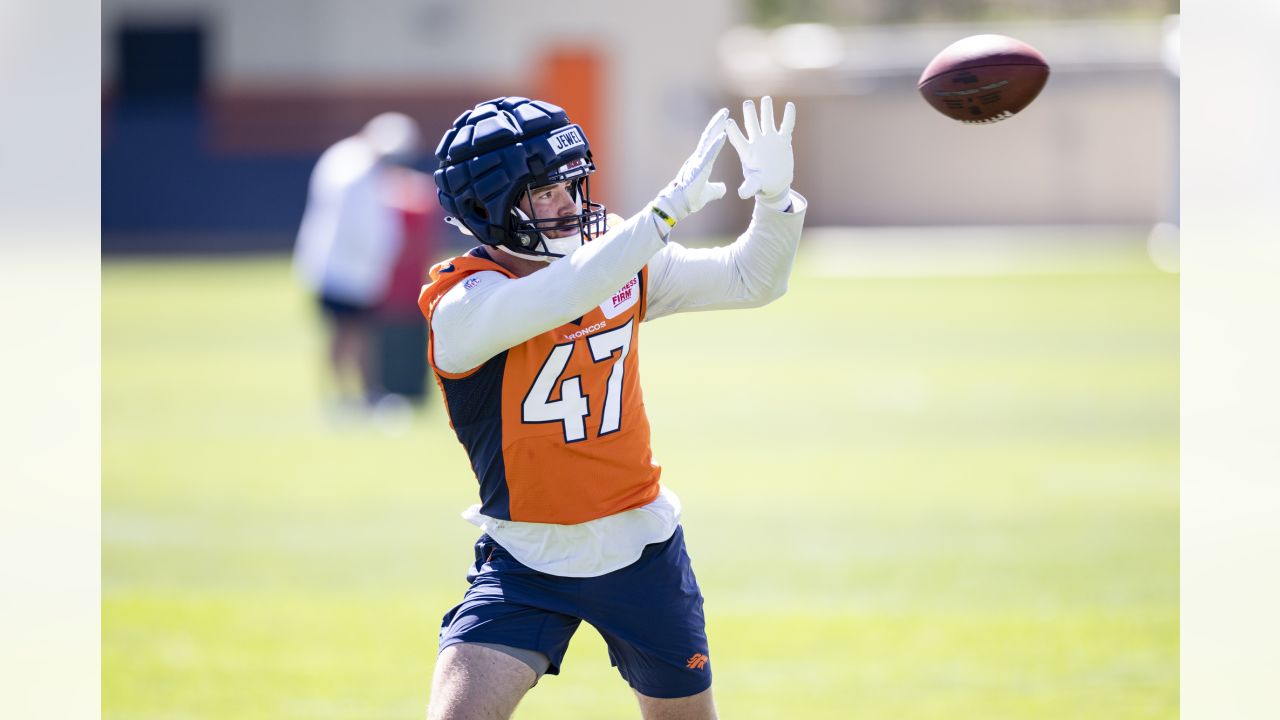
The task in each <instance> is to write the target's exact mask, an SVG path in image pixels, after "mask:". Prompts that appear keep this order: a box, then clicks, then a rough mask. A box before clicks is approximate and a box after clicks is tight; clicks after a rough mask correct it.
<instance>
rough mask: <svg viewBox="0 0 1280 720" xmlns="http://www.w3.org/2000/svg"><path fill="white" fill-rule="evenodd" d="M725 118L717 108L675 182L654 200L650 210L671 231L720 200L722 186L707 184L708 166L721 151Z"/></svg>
mask: <svg viewBox="0 0 1280 720" xmlns="http://www.w3.org/2000/svg"><path fill="white" fill-rule="evenodd" d="M728 118H729V110H728V109H727V108H721V109H720V111H719V112H717V113H716V114H715V115H713V116H712V117H711V122H709V123H707V128H706V129H705V130H703V131H702V138H701V139H699V140H698V149H697V150H694V151H693V154H692V155H690V156H689V159H688V160H685V161H684V165H683V166H681V168H680V172H678V173H676V179H675V180H672V181H671V184H670V185H668V186H667V187H666V189H665V190H663V191H662V192H660V193H658V197H657V198H655V199H654V201H653V207H654V209H655V210H658V211H659V212H658V216H659V217H660V218H661V219H662V220H663V221H665V222H666V224H667V225H668V226H670V227H675V224H676V223H677V222H678V221H680V220H683V219H685V218H686V217H688V216H690V215H692V214H693V213H696V212H698V211H699V210H701V209H702V208H703V206H705V205H706V204H707V203H709V202H711V201H712V200H719V199H720V198H722V197H724V193H725V187H724V183H719V182H715V183H713V182H707V181H708V180H710V179H711V166H712V165H715V163H716V156H717V155H719V154H720V149H721V148H723V147H724V141H725V134H724V131H725V121H726V120H728ZM730 122H732V121H730Z"/></svg>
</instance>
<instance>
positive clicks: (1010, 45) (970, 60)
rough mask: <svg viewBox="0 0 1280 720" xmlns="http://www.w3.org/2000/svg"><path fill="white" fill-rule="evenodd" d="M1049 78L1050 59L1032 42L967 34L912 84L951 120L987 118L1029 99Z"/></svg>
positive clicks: (1007, 114)
mask: <svg viewBox="0 0 1280 720" xmlns="http://www.w3.org/2000/svg"><path fill="white" fill-rule="evenodd" d="M1048 80H1049V63H1048V62H1046V61H1045V59H1044V56H1043V55H1041V54H1040V52H1039V51H1038V50H1036V49H1035V48H1033V47H1031V46H1030V45H1028V44H1026V43H1024V42H1022V41H1021V40H1015V39H1014V38H1011V37H1006V36H1004V35H971V36H969V37H967V38H964V39H963V40H957V41H956V42H954V43H951V44H950V45H948V46H947V47H946V48H944V49H943V51H942V52H940V53H938V55H937V57H935V58H934V59H933V61H932V62H930V63H929V65H928V67H926V68H925V69H924V72H923V73H921V74H920V81H919V82H918V83H916V87H917V88H919V90H920V94H921V95H923V96H924V99H925V102H927V103H929V104H930V105H932V106H933V107H934V109H936V110H937V111H938V112H940V113H942V114H943V115H946V116H947V117H949V118H951V119H952V120H959V121H960V122H962V123H971V124H989V123H994V122H999V121H1001V120H1005V119H1008V118H1011V117H1013V116H1014V115H1015V114H1017V113H1018V112H1019V111H1021V110H1022V109H1023V108H1025V107H1026V106H1028V105H1030V104H1031V101H1032V100H1035V99H1036V96H1037V95H1039V94H1040V91H1041V90H1042V89H1044V85H1045V83H1046V82H1048Z"/></svg>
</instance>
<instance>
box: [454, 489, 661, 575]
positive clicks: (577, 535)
mask: <svg viewBox="0 0 1280 720" xmlns="http://www.w3.org/2000/svg"><path fill="white" fill-rule="evenodd" d="M680 510H681V509H680V498H679V497H677V496H676V494H675V493H674V492H671V491H670V490H668V489H666V488H665V487H662V488H659V489H658V497H657V498H656V499H655V500H654V501H653V502H651V503H649V504H648V505H645V506H643V507H638V508H636V509H634V510H627V511H625V512H620V513H616V514H614V515H607V516H605V517H602V518H597V519H595V520H589V521H587V522H584V523H579V524H577V525H553V524H550V523H531V522H516V521H513V520H499V519H497V518H491V517H489V516H487V515H483V514H481V513H480V506H479V505H472V506H471V507H469V508H467V509H466V510H464V511H463V513H462V518H463V519H464V520H466V521H467V522H469V523H471V524H472V525H476V526H478V527H480V528H481V529H482V530H484V531H485V532H486V533H488V534H489V537H491V538H493V539H494V540H496V541H497V543H498V544H499V545H501V546H502V547H503V548H505V549H506V550H507V552H509V553H511V556H512V557H514V558H515V559H516V560H519V561H520V562H522V563H524V564H525V565H528V566H529V567H531V568H533V569H534V570H537V571H538V572H544V573H547V574H548V575H559V576H561V577H597V576H599V575H604V574H606V573H611V572H613V571H614V570H620V569H622V568H624V567H626V566H628V565H630V564H631V563H633V562H635V561H636V560H639V559H640V554H641V553H642V552H644V547H645V546H646V545H649V544H652V543H657V542H664V541H666V540H667V539H668V538H670V537H671V535H672V533H674V532H675V531H676V526H677V525H679V524H680Z"/></svg>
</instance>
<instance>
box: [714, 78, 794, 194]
mask: <svg viewBox="0 0 1280 720" xmlns="http://www.w3.org/2000/svg"><path fill="white" fill-rule="evenodd" d="M742 124H743V125H745V126H746V128H747V134H746V135H745V136H744V135H743V134H742V131H741V130H739V129H738V124H737V123H736V122H734V121H733V120H732V119H730V120H729V123H728V130H727V132H728V136H729V142H730V143H732V144H733V149H734V150H736V151H737V152H738V158H739V159H740V160H742V177H743V180H742V184H741V185H739V186H738V197H740V198H742V199H743V200H746V199H747V198H749V197H751V196H752V195H755V196H757V197H759V198H760V200H761V201H762V202H764V203H766V204H777V203H779V202H780V201H782V200H783V199H785V198H786V197H787V193H788V192H789V191H790V190H791V180H792V176H793V175H794V173H795V160H794V156H793V154H792V152H791V131H792V129H793V128H795V126H796V106H795V105H794V104H792V103H787V106H786V109H784V110H783V112H782V126H781V127H778V128H775V127H774V125H773V98H771V97H769V96H768V95H765V96H764V97H762V98H760V117H759V118H757V117H756V106H755V103H753V102H751V101H750V100H747V101H746V102H744V103H742Z"/></svg>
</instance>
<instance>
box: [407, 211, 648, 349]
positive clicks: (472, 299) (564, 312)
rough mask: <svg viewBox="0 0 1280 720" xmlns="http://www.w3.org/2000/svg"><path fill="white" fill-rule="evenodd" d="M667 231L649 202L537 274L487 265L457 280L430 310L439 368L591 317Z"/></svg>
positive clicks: (644, 261)
mask: <svg viewBox="0 0 1280 720" xmlns="http://www.w3.org/2000/svg"><path fill="white" fill-rule="evenodd" d="M666 230H667V228H666V226H665V225H661V226H660V223H659V221H658V219H657V216H656V215H654V214H653V213H652V212H651V211H650V210H649V209H648V208H646V209H645V210H643V211H641V212H639V213H636V214H635V215H633V216H632V217H630V218H629V219H627V220H625V221H624V222H623V223H622V224H621V225H620V226H618V227H617V228H614V229H612V230H610V231H609V233H608V234H607V235H605V236H604V237H602V238H599V239H597V240H593V241H591V242H589V243H587V244H585V245H583V246H582V247H580V248H578V249H577V250H575V251H574V252H573V253H572V254H570V255H568V256H567V257H565V258H563V259H560V260H556V261H554V262H551V263H548V264H547V266H546V267H545V268H542V269H540V270H538V271H537V272H534V273H532V274H531V275H528V276H525V277H522V278H508V277H506V276H505V275H503V274H502V273H499V272H494V271H487V272H478V273H476V274H475V275H473V276H471V277H470V278H468V279H467V282H464V283H458V284H457V285H455V286H454V287H452V288H450V289H449V291H448V292H446V293H445V294H444V296H443V297H441V298H440V301H439V303H438V304H437V305H436V308H435V311H434V312H433V313H432V316H431V332H432V342H433V343H434V351H433V352H434V357H435V362H436V366H437V367H439V368H440V369H441V370H443V371H445V372H448V373H462V372H466V371H468V370H471V369H472V368H475V367H477V366H479V365H480V364H481V363H483V362H485V361H486V360H488V359H489V358H491V357H493V356H494V355H497V354H498V353H500V352H502V351H503V350H506V349H508V348H512V347H515V346H516V345H519V344H520V343H522V342H524V341H525V340H528V339H529V338H531V337H534V336H535V335H539V334H541V333H544V332H546V331H548V330H551V329H552V328H556V327H559V326H561V325H563V324H565V323H567V322H569V321H570V320H573V319H574V318H577V317H581V316H583V315H585V314H586V313H587V311H589V310H590V309H591V308H593V307H595V306H597V305H599V304H600V303H601V301H602V300H603V299H604V298H606V297H608V295H609V294H610V293H612V292H615V291H617V289H618V288H620V287H622V285H624V284H625V283H626V282H627V280H628V279H629V278H630V277H631V276H632V275H635V274H636V273H638V272H640V268H642V267H644V265H645V263H646V262H648V261H649V259H650V258H651V257H653V254H654V253H656V252H658V251H659V250H660V249H662V247H663V246H664V232H665V231H666ZM495 252H501V251H496V250H495ZM472 279H474V280H475V282H472ZM468 285H469V286H470V287H468Z"/></svg>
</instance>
